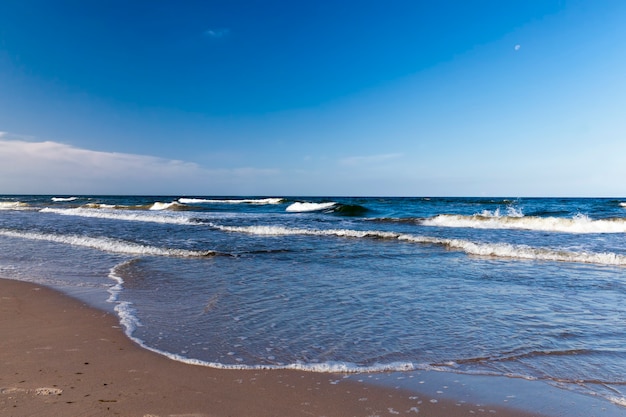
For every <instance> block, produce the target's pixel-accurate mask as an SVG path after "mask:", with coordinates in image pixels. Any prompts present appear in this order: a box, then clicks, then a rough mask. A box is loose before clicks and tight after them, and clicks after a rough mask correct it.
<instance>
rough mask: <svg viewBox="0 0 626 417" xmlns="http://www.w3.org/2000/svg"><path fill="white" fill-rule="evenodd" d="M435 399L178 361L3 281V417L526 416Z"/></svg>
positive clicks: (60, 301) (106, 321)
mask: <svg viewBox="0 0 626 417" xmlns="http://www.w3.org/2000/svg"><path fill="white" fill-rule="evenodd" d="M338 380H339V381H340V382H338V383H337V381H338ZM431 401H433V402H431ZM434 401H435V400H433V399H432V398H431V397H429V396H428V395H426V394H420V393H416V392H414V391H408V390H407V391H403V390H400V389H394V388H391V387H389V388H386V387H380V386H373V385H368V384H364V383H359V382H357V381H355V380H353V379H352V378H351V379H344V378H342V376H341V375H336V374H318V373H310V372H300V371H277V370H274V371H232V370H220V369H213V368H208V367H202V366H195V365H188V364H184V363H180V362H176V361H173V360H171V359H168V358H166V357H164V356H161V355H158V354H156V353H153V352H150V351H147V350H145V349H143V348H141V347H139V346H137V345H136V344H134V343H133V342H132V341H131V340H129V339H128V338H127V337H126V336H125V335H124V333H123V331H122V330H121V329H120V327H119V324H118V321H117V319H116V317H114V316H113V315H111V314H108V313H105V312H102V311H100V310H97V309H94V308H91V307H89V306H86V305H85V304H83V303H82V302H80V301H77V300H75V299H72V298H69V297H67V296H65V295H62V294H60V293H57V292H56V291H54V290H51V289H48V288H45V287H42V286H38V285H34V284H30V283H24V282H18V281H10V280H1V279H0V415H2V416H109V415H120V416H140V417H148V416H342V417H344V416H395V415H405V416H430V417H436V416H446V417H454V416H480V415H485V416H509V417H513V416H519V417H522V416H529V415H531V414H528V413H523V412H520V411H515V410H511V409H503V408H497V407H491V406H488V405H482V406H476V405H470V404H461V403H458V402H457V401H452V400H443V399H439V400H437V402H436V403H435V402H434Z"/></svg>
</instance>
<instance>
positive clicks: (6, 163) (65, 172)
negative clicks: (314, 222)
mask: <svg viewBox="0 0 626 417" xmlns="http://www.w3.org/2000/svg"><path fill="white" fill-rule="evenodd" d="M3 136H5V135H3ZM276 174H277V171H275V170H269V169H257V168H233V169H207V168H205V167H202V166H200V165H198V164H196V163H193V162H185V161H179V160H171V159H165V158H158V157H154V156H147V155H135V154H126V153H116V152H101V151H93V150H88V149H81V148H77V147H74V146H70V145H66V144H62V143H58V142H52V141H46V142H28V141H24V140H7V139H5V138H3V137H2V136H0V192H1V193H17V194H21V193H43V194H47V193H64V194H73V193H83V194H93V193H115V194H120V193H131V194H150V193H156V194H162V193H174V194H177V193H203V192H215V193H223V192H226V191H231V192H237V191H238V189H237V187H241V186H242V185H245V184H254V183H255V182H260V181H263V179H266V178H267V176H272V175H276Z"/></svg>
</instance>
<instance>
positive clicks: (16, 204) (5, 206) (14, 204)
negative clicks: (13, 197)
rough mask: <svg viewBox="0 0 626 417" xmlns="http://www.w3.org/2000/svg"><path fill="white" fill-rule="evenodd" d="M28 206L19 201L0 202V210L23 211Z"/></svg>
mask: <svg viewBox="0 0 626 417" xmlns="http://www.w3.org/2000/svg"><path fill="white" fill-rule="evenodd" d="M27 208H28V204H26V203H22V202H21V201H0V210H24V209H27Z"/></svg>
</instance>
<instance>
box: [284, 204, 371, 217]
mask: <svg viewBox="0 0 626 417" xmlns="http://www.w3.org/2000/svg"><path fill="white" fill-rule="evenodd" d="M285 211H288V212H291V213H311V212H324V213H332V214H337V215H340V216H347V217H351V216H362V215H363V214H365V213H367V212H368V211H369V210H368V209H367V208H366V207H363V206H360V205H358V204H341V203H336V202H326V203H308V202H296V203H293V204H291V205H289V206H288V207H287V208H286V209H285Z"/></svg>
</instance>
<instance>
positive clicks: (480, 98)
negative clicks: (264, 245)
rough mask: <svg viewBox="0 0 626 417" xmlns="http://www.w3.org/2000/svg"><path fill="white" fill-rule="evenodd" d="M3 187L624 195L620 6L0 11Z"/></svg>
mask: <svg viewBox="0 0 626 417" xmlns="http://www.w3.org/2000/svg"><path fill="white" fill-rule="evenodd" d="M0 132H2V133H0V194H3V193H45V194H81V193H82V194H96V193H106V194H174V195H269V196H286V195H319V196H333V195H335V196H336V195H364V196H365V195H366V196H376V195H380V196H387V195H397V196H446V195H448V196H513V197H522V196H615V197H624V196H626V1H622V0H613V1H611V0H607V1H605V0H597V1H592V0H589V1H567V0H510V1H508V0H507V1H501V0H442V1H419V0H407V1H394V0H386V1H368V0H359V1H356V0H346V1H340V0H334V1H326V0H318V1H272V0H258V1H250V0H245V1H243V0H242V1H237V0H228V1H217V0H206V1H191V0H189V1H165V0H151V1H127V0H119V1H118V0H107V1H84V0H73V1H71V0H58V1H57V0H3V1H2V2H0Z"/></svg>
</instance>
